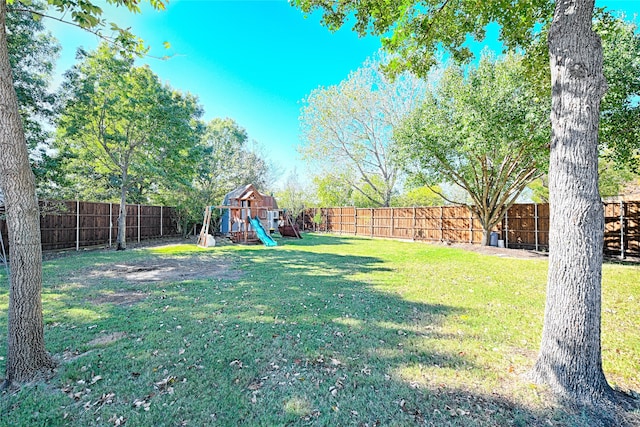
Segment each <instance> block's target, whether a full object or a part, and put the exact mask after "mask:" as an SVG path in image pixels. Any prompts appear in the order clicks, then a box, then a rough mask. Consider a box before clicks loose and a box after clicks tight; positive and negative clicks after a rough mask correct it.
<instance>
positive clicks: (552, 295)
mask: <svg viewBox="0 0 640 427" xmlns="http://www.w3.org/2000/svg"><path fill="white" fill-rule="evenodd" d="M593 8H594V0H570V1H558V2H556V6H555V14H554V18H553V23H552V25H551V29H550V32H549V41H548V43H549V54H550V62H551V84H552V111H551V124H552V140H551V160H550V165H549V195H550V209H551V212H550V230H549V274H548V284H547V300H546V307H545V315H544V328H543V331H542V342H541V346H540V353H539V355H538V359H537V361H536V364H535V366H534V368H533V372H532V377H533V379H534V381H536V382H538V383H543V384H547V385H548V386H549V387H550V388H551V390H552V391H553V392H554V393H555V394H557V395H560V396H562V397H565V398H568V399H570V400H571V401H573V402H577V403H581V404H587V405H598V404H599V403H601V402H603V401H610V400H611V398H612V396H613V393H612V389H611V387H610V386H609V384H608V383H607V381H606V379H605V376H604V373H603V370H602V357H601V347H600V318H601V316H600V312H601V278H602V249H603V248H602V246H603V233H604V215H603V208H602V202H601V199H600V195H599V193H598V124H599V116H600V100H601V98H602V96H603V95H604V93H605V91H606V82H605V79H604V76H603V73H602V46H601V44H600V38H599V37H598V35H597V34H596V33H595V32H594V31H593V30H592V16H593Z"/></svg>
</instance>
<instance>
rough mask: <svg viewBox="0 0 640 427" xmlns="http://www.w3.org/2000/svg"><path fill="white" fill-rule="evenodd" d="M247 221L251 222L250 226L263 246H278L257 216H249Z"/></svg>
mask: <svg viewBox="0 0 640 427" xmlns="http://www.w3.org/2000/svg"><path fill="white" fill-rule="evenodd" d="M249 221H250V222H251V227H253V229H254V230H255V232H256V235H257V236H258V239H260V241H261V242H262V243H264V245H265V246H278V242H276V241H275V240H273V239H272V238H271V236H269V235H268V234H267V232H266V231H265V229H264V227H263V226H262V224H261V223H260V219H258V217H255V218H250V220H249Z"/></svg>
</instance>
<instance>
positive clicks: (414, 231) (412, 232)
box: [411, 206, 416, 240]
mask: <svg viewBox="0 0 640 427" xmlns="http://www.w3.org/2000/svg"><path fill="white" fill-rule="evenodd" d="M411 240H416V207H415V206H414V207H413V225H412V226H411Z"/></svg>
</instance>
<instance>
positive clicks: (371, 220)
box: [369, 208, 373, 237]
mask: <svg viewBox="0 0 640 427" xmlns="http://www.w3.org/2000/svg"><path fill="white" fill-rule="evenodd" d="M370 210H371V219H370V220H369V221H370V222H371V237H373V208H371V209H370Z"/></svg>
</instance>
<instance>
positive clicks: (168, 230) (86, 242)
mask: <svg viewBox="0 0 640 427" xmlns="http://www.w3.org/2000/svg"><path fill="white" fill-rule="evenodd" d="M119 208H120V205H119V204H118V203H94V202H79V201H53V200H46V201H42V202H40V210H41V216H40V230H41V234H42V249H43V250H54V249H70V248H75V249H80V248H82V247H90V246H112V245H115V242H116V237H117V235H118V213H119ZM175 218H176V212H175V209H174V208H167V207H162V206H145V205H127V241H128V242H140V241H142V240H147V239H154V238H159V237H169V236H176V235H178V234H179V233H178V229H177V221H176V220H175ZM0 232H1V233H2V239H3V241H4V245H5V249H6V250H7V251H8V247H9V239H8V236H7V224H6V221H5V219H4V207H0Z"/></svg>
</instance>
